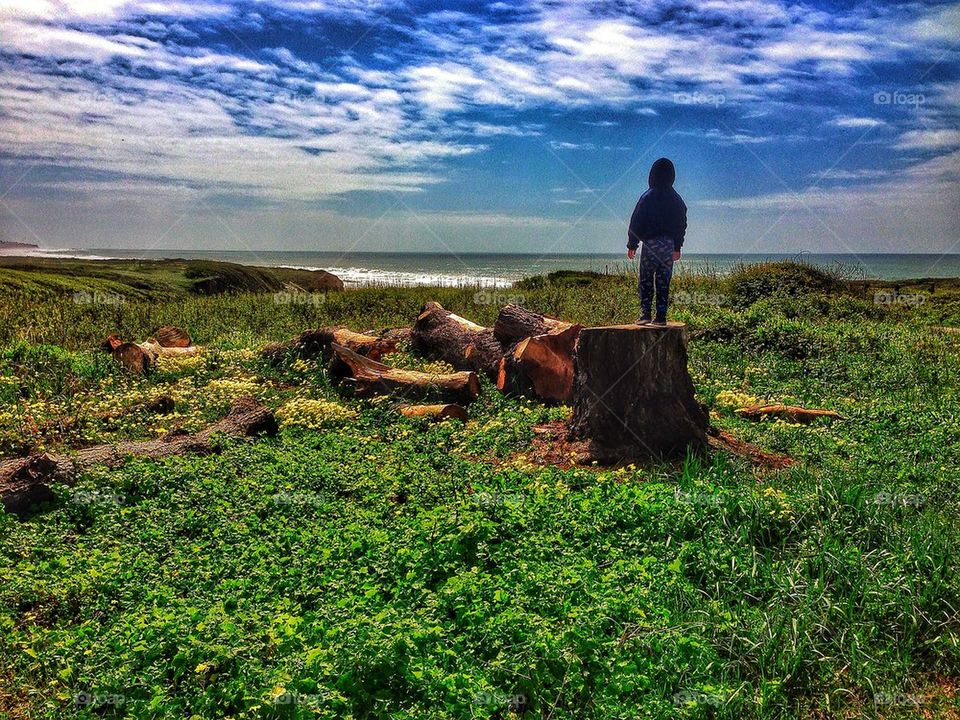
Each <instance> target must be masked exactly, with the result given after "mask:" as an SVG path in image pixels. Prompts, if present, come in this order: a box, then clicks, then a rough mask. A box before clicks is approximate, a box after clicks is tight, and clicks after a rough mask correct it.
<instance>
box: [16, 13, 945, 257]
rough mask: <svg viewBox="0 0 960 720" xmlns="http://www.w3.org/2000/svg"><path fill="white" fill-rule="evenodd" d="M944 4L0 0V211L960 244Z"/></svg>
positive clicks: (564, 235)
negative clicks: (657, 200)
mask: <svg viewBox="0 0 960 720" xmlns="http://www.w3.org/2000/svg"><path fill="white" fill-rule="evenodd" d="M958 39H960V3H958V2H905V3H898V2H869V1H868V2H856V3H854V2H825V1H820V2H803V3H787V2H779V1H778V0H700V1H695V0H685V1H681V0H646V1H643V2H589V3H587V2H572V1H569V0H549V1H548V0H535V1H534V2H526V3H517V2H503V1H500V2H479V1H478V2H450V3H426V2H402V1H400V0H396V1H392V0H387V1H383V2H378V1H375V0H370V1H364V0H349V1H348V2H328V1H327V0H248V1H245V2H232V1H229V0H198V1H197V2H186V1H185V0H184V1H181V2H163V1H161V0H131V1H125V0H60V1H54V0H0V238H5V239H9V240H22V241H27V242H38V243H40V244H42V245H46V246H48V247H127V248H174V249H187V248H203V249H237V250H243V249H291V250H292V249H306V250H326V249H334V250H377V251H384V250H429V251H437V252H445V251H455V252H458V253H463V252H480V251H503V252H511V251H524V252H537V253H556V252H589V251H604V252H610V251H618V250H620V249H621V247H622V246H623V244H624V241H625V226H626V221H627V219H628V217H629V214H630V211H631V209H632V207H633V204H634V202H635V201H636V198H637V196H638V194H639V193H640V192H642V191H643V189H644V187H645V185H646V175H647V170H648V168H649V166H650V164H651V162H652V161H653V160H655V159H656V158H658V157H660V156H668V157H670V158H672V159H673V160H674V161H675V163H676V165H677V168H678V181H677V188H678V190H679V191H680V192H681V194H682V195H683V196H684V198H685V199H686V200H687V204H688V206H689V208H690V231H689V235H688V243H687V246H686V247H687V249H688V250H689V251H692V252H794V251H801V250H809V251H815V252H817V251H819V252H859V253H862V252H868V251H879V252H883V251H888V252H960V245H958V242H960V73H958V70H960V47H958V44H957V41H958Z"/></svg>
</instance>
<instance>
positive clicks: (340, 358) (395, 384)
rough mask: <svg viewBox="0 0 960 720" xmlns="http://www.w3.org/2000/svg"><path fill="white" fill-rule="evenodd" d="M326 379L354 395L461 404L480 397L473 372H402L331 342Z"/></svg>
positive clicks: (478, 382)
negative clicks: (345, 384)
mask: <svg viewBox="0 0 960 720" xmlns="http://www.w3.org/2000/svg"><path fill="white" fill-rule="evenodd" d="M331 347H332V348H333V359H332V360H331V362H330V376H331V377H332V378H334V379H336V380H342V381H348V382H351V383H353V386H354V390H355V392H356V393H357V394H358V395H377V394H382V395H388V394H392V393H399V394H400V395H402V396H404V397H407V398H410V399H423V398H427V397H431V396H439V397H441V398H443V399H445V400H449V401H452V402H457V403H461V404H465V403H469V402H472V401H473V400H475V399H476V397H477V395H479V394H480V380H479V379H478V378H477V375H476V373H473V372H455V373H450V374H438V373H424V372H418V371H416V370H402V369H399V368H393V367H390V366H389V365H384V364H383V363H381V362H377V361H376V360H371V359H370V358H366V357H363V356H362V355H360V354H359V353H356V352H354V351H353V350H351V349H350V348H346V347H344V346H343V345H338V344H337V343H333V344H332V345H331Z"/></svg>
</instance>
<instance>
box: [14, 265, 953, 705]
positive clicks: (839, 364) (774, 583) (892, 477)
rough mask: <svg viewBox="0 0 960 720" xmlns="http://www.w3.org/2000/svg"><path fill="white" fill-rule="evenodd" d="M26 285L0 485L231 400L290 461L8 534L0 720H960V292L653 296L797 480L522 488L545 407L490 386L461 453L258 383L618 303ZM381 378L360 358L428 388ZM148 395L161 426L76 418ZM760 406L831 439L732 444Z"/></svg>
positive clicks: (67, 503) (734, 473) (701, 393)
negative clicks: (194, 349) (127, 354)
mask: <svg viewBox="0 0 960 720" xmlns="http://www.w3.org/2000/svg"><path fill="white" fill-rule="evenodd" d="M2 272H17V271H13V270H2V271H0V273H2ZM111 272H117V273H121V270H119V269H118V270H115V271H111ZM18 277H19V278H20V279H19V280H18V284H16V285H15V286H12V285H8V286H7V288H6V290H0V292H5V293H7V294H6V295H5V296H4V297H5V298H6V299H7V301H5V302H3V303H2V304H0V417H2V422H0V452H2V453H3V454H4V455H5V456H16V455H21V454H24V453H26V452H28V451H31V450H37V449H40V448H45V449H49V450H57V451H61V450H69V448H72V447H80V446H83V445H88V444H93V443H101V442H110V441H115V440H121V439H130V438H148V437H158V436H161V435H163V434H164V433H167V432H169V431H170V430H185V431H193V430H196V429H199V428H201V427H203V426H205V425H206V424H208V423H209V422H211V421H213V420H214V419H215V418H217V417H220V416H221V415H222V414H223V413H224V412H225V410H226V407H227V406H228V405H229V402H230V400H231V399H233V398H235V397H239V396H243V395H253V396H255V397H257V398H258V399H260V400H262V401H263V402H265V403H266V404H268V405H270V406H271V407H273V408H276V410H277V415H278V418H279V420H280V424H281V430H280V433H279V434H278V435H277V436H276V437H274V438H264V439H258V440H255V441H250V442H246V441H233V440H231V441H227V440H224V442H223V447H222V452H221V453H220V454H218V455H214V456H207V457H197V456H184V457H179V458H174V459H171V460H165V461H159V462H154V461H146V460H138V461H132V462H130V463H128V464H127V465H126V466H124V467H123V468H122V469H119V470H115V471H106V470H103V471H92V472H89V473H86V474H85V475H84V476H83V477H82V478H81V479H80V481H79V482H78V483H77V484H76V485H75V486H74V487H58V488H56V499H55V500H54V501H53V502H51V503H48V504H47V505H45V506H44V507H41V508H38V510H37V511H36V512H34V513H33V514H31V515H29V516H26V517H24V518H18V517H15V516H13V515H9V514H2V513H0V715H2V714H3V713H6V715H7V716H9V717H11V718H67V717H70V718H74V717H118V718H119V717H132V718H161V717H185V718H211V719H213V718H225V717H232V718H261V717H262V718H331V719H333V718H357V719H359V718H394V719H399V718H410V719H411V720H413V719H414V718H416V719H418V720H419V719H422V718H437V719H439V718H467V717H472V718H511V717H519V718H541V719H544V720H545V719H547V718H549V719H551V720H559V719H565V720H583V719H596V720H607V719H609V718H641V717H643V718H663V719H664V720H666V719H668V718H711V719H713V718H730V719H731V720H733V719H737V718H765V719H766V718H769V719H771V720H772V719H774V718H784V717H797V718H860V717H867V718H916V717H926V718H950V717H958V716H960V701H958V699H957V695H956V690H955V688H956V681H957V677H958V672H960V648H958V640H960V619H958V618H960V615H958V603H960V575H958V549H960V533H958V530H960V527H958V524H960V520H958V518H960V512H958V511H960V503H958V478H960V414H958V413H957V403H958V399H960V398H958V395H960V335H958V334H955V333H951V332H947V331H943V330H940V329H936V328H937V327H940V326H951V327H955V326H958V325H960V301H958V295H957V294H956V292H957V291H956V290H955V289H953V287H952V286H951V284H950V283H944V284H943V285H942V286H940V287H939V288H934V292H932V293H931V292H930V289H929V287H927V286H925V285H917V286H911V285H910V284H901V287H900V288H899V294H896V295H891V294H881V295H879V296H878V295H876V294H875V293H876V292H881V293H887V290H884V289H883V288H880V289H879V290H878V288H876V287H873V288H865V287H863V286H862V285H851V284H848V283H846V282H844V281H843V280H842V278H840V277H838V276H836V275H835V274H832V273H826V272H823V271H819V270H816V269H812V268H809V267H806V266H799V265H795V264H775V265H769V266H763V267H747V268H743V269H742V270H740V271H738V272H736V273H734V274H733V275H732V276H730V277H715V276H711V275H699V276H689V275H687V276H684V275H680V276H678V277H677V279H676V281H675V284H674V297H675V305H674V307H673V309H672V311H671V312H672V315H673V317H675V318H676V319H679V320H683V321H685V322H687V323H688V324H689V327H690V331H691V341H690V346H689V351H690V371H691V374H692V376H693V379H694V383H695V386H696V390H697V394H698V397H699V399H700V400H701V401H703V402H704V403H706V404H707V406H708V407H709V408H710V411H711V419H712V422H713V423H714V424H715V425H717V426H718V427H720V428H723V429H725V430H729V431H731V432H732V433H734V434H735V435H736V436H738V437H740V438H742V439H744V440H747V441H750V442H753V443H755V444H757V445H758V446H760V447H762V448H764V449H766V450H769V451H772V452H777V453H784V454H787V455H790V456H792V457H793V458H795V459H796V460H797V464H796V465H795V466H794V467H792V468H789V469H786V470H780V471H776V472H774V471H768V470H763V469H761V468H758V467H755V466H752V465H751V464H749V462H747V461H745V460H743V459H740V458H737V457H733V456H729V455H725V454H720V453H715V454H710V455H707V456H689V457H687V458H686V459H684V460H683V461H680V462H676V463H657V462H651V463H647V464H643V465H640V466H633V465H631V466H625V467H612V468H603V467H577V466H573V465H572V464H568V463H564V464H562V465H561V466H552V465H551V466H539V465H537V464H536V463H534V462H533V461H532V459H531V457H530V448H531V444H532V443H533V442H534V438H535V436H536V433H535V432H534V427H535V426H537V425H539V424H542V423H546V422H551V421H556V420H563V419H564V418H565V417H566V416H567V413H568V411H569V409H568V408H565V407H547V406H544V405H542V404H540V403H536V402H533V401H530V400H526V399H509V398H505V397H503V396H502V395H500V394H499V393H498V392H497V391H496V389H495V388H494V387H492V386H491V385H490V384H489V383H488V382H486V381H485V383H484V389H483V392H482V394H481V397H480V399H479V400H478V401H477V402H475V403H474V404H473V405H471V406H470V407H469V415H470V418H469V421H468V422H466V423H462V422H460V421H456V420H451V421H446V422H442V423H436V424H430V423H427V422H425V421H423V420H409V419H405V418H403V417H401V416H399V415H398V414H397V413H396V412H395V410H394V409H393V401H392V400H390V399H380V400H358V399H356V398H352V397H350V395H349V394H348V393H344V392H341V391H340V390H338V389H336V388H334V387H333V386H332V385H331V383H330V379H329V377H328V375H327V372H326V370H325V368H324V367H323V366H322V364H320V363H317V362H316V361H310V360H303V359H295V358H290V359H289V360H287V361H285V362H282V363H280V364H279V365H276V366H272V365H270V364H269V363H267V362H266V361H264V360H262V359H260V357H259V355H258V353H257V349H258V348H260V347H261V346H262V345H263V344H265V343H267V342H268V341H275V340H283V339H286V338H289V337H290V336H292V335H293V334H295V333H297V332H299V331H301V330H303V329H305V328H309V327H318V326H323V325H334V324H338V325H345V326H348V327H351V328H353V329H355V330H368V329H373V328H383V327H390V326H409V325H410V324H411V322H412V321H413V318H414V317H415V316H416V314H417V312H418V310H419V308H420V306H421V305H422V304H423V303H424V302H425V301H426V300H428V299H433V300H438V301H439V302H441V303H442V304H443V305H444V306H445V307H448V308H449V309H451V310H452V311H454V312H456V313H459V314H461V315H463V316H465V317H468V318H470V319H472V320H475V321H477V322H481V323H484V324H490V323H491V322H492V320H493V318H494V317H495V315H496V313H497V310H498V308H499V306H500V305H503V304H505V303H507V302H514V303H518V304H522V305H524V306H525V307H528V308H530V309H532V310H535V311H538V312H544V313H547V314H550V315H553V316H557V317H562V318H564V319H567V320H571V321H578V322H581V323H584V324H608V323H623V322H629V321H631V320H632V319H633V318H634V317H635V315H636V313H637V301H636V297H635V288H634V284H635V278H631V277H629V276H591V275H576V274H571V273H567V274H564V275H562V276H555V277H553V278H540V279H532V280H527V281H524V282H522V283H519V284H518V285H517V286H516V287H514V288H512V289H509V290H498V291H490V290H465V289H430V288H411V289H380V288H378V289H360V290H346V291H344V292H338V293H328V294H306V295H303V296H300V295H297V296H294V297H293V298H292V299H291V298H290V297H287V296H282V297H279V298H278V297H277V296H276V295H274V294H271V293H270V292H260V293H227V294H220V295H215V296H197V295H191V294H189V293H185V292H182V289H183V287H184V286H183V285H178V283H181V282H183V280H182V278H183V277H184V274H183V270H182V269H180V268H176V269H174V270H171V271H169V274H167V271H165V270H164V269H163V267H162V266H157V267H151V268H149V271H145V272H143V273H142V275H141V274H140V272H139V271H138V270H136V268H135V266H133V265H131V266H130V267H128V268H126V269H124V270H123V272H122V273H121V275H117V276H111V277H107V276H105V275H97V276H96V277H95V278H94V279H93V280H87V279H85V278H84V277H83V273H82V272H80V271H79V269H78V272H77V274H76V275H74V276H72V279H71V280H70V285H69V286H66V285H65V286H64V287H63V288H60V289H57V288H53V287H50V286H48V285H45V284H44V283H42V282H40V281H38V283H40V284H41V285H43V287H42V288H40V287H34V286H33V285H32V284H30V283H27V282H25V281H23V280H22V276H18ZM171 277H172V278H174V279H171ZM176 278H180V280H177V279H176ZM62 281H63V282H67V281H66V280H62ZM44 282H45V281H44ZM58 282H59V281H58ZM137 282H143V283H147V284H151V283H155V285H151V286H150V288H143V289H139V288H137V287H136V285H135V283H137ZM73 283H76V284H73ZM100 283H118V284H122V285H124V287H129V288H134V289H136V290H137V291H138V292H136V293H135V292H133V291H130V296H129V297H126V298H125V301H124V302H118V303H111V304H107V303H97V302H89V303H78V302H75V301H74V298H73V297H72V295H71V294H70V293H73V292H76V291H78V290H87V291H88V292H89V291H92V290H93V289H94V288H93V284H96V285H97V287H98V288H100V289H101V290H106V288H108V287H110V288H112V287H116V285H113V284H110V285H100ZM161 286H162V287H161ZM169 288H174V290H173V291H170V290H169ZM155 290H156V291H157V294H156V295H154V294H153V293H154V291H155ZM125 292H126V291H125ZM921 298H922V299H921ZM165 324H174V325H179V326H182V327H185V328H186V329H188V330H189V331H190V333H191V335H192V336H193V338H194V339H195V341H196V342H197V343H199V344H201V345H203V346H205V350H204V352H203V353H201V354H200V355H199V356H197V357H195V358H179V359H166V360H163V361H161V362H160V363H159V364H158V367H157V368H156V369H155V371H154V372H153V373H152V374H150V375H149V376H146V377H132V376H129V375H126V374H124V373H123V372H122V371H121V370H120V369H119V368H118V367H117V366H116V365H115V364H114V363H113V361H112V360H111V359H110V357H109V356H108V355H105V354H102V353H99V352H98V351H97V345H98V344H99V342H100V341H101V340H102V339H103V337H104V336H105V335H106V334H108V333H110V332H117V333H119V334H121V335H122V336H123V337H129V338H145V337H147V336H148V335H149V334H150V333H151V332H153V331H154V330H155V329H156V328H157V327H158V326H160V325H165ZM402 350H403V351H402V352H400V353H398V354H396V355H388V356H386V357H385V358H384V360H385V361H388V362H390V363H393V364H400V365H402V366H405V367H415V368H424V367H427V366H429V367H438V366H439V365H440V364H438V363H435V362H434V363H428V362H427V361H425V360H423V359H421V358H418V357H416V356H415V355H413V354H412V353H411V352H410V351H409V348H402ZM158 394H169V395H172V396H173V397H174V399H175V402H176V404H175V409H174V413H172V414H169V415H147V416H136V415H135V416H124V417H123V419H122V420H119V421H104V420H102V419H100V418H101V416H102V413H103V411H104V410H110V409H115V408H117V407H124V406H128V405H132V404H134V403H136V402H138V401H141V400H143V399H146V398H149V397H153V396H156V395H158ZM766 400H769V401H776V402H785V403H789V404H796V405H803V406H807V407H815V408H829V409H833V410H836V411H838V412H839V413H840V414H841V415H842V416H843V418H844V419H843V420H839V421H838V420H834V421H830V420H818V421H815V422H814V423H812V424H810V425H793V424H790V423H786V422H783V421H773V420H769V421H762V422H750V421H747V420H745V419H743V418H741V417H739V416H738V415H736V413H735V412H734V410H735V409H736V408H738V407H740V406H742V405H744V404H749V403H751V402H754V401H766Z"/></svg>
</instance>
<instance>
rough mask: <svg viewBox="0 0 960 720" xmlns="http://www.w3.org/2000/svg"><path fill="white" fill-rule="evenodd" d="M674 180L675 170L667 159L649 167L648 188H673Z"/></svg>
mask: <svg viewBox="0 0 960 720" xmlns="http://www.w3.org/2000/svg"><path fill="white" fill-rule="evenodd" d="M676 179H677V171H676V168H674V167H673V163H672V162H670V161H669V160H668V159H667V158H660V159H659V160H657V161H656V162H654V163H653V165H652V166H651V167H650V176H649V178H648V182H649V183H650V187H673V181H674V180H676Z"/></svg>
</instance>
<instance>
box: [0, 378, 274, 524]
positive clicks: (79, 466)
mask: <svg viewBox="0 0 960 720" xmlns="http://www.w3.org/2000/svg"><path fill="white" fill-rule="evenodd" d="M276 432H277V421H276V419H275V418H274V416H273V411H272V410H270V409H269V408H267V407H266V406H264V405H261V404H260V403H258V402H257V401H256V400H254V399H253V398H250V397H245V398H240V399H238V400H235V401H234V402H233V404H232V405H231V406H230V411H229V412H228V413H227V415H226V416H224V417H223V418H221V419H220V420H218V421H217V422H215V423H213V424H212V425H209V426H208V427H206V428H204V429H203V430H200V431H199V432H196V433H193V434H188V433H176V432H173V433H168V434H167V435H166V436H164V437H162V438H159V439H157V440H138V441H130V442H122V443H116V444H108V445H95V446H94V447H90V448H85V449H83V450H79V451H77V452H76V453H73V454H70V455H50V454H46V453H44V454H39V455H31V456H30V457H26V458H18V459H16V460H6V461H3V462H0V500H2V502H3V506H4V508H5V509H6V510H7V512H13V513H18V514H19V513H23V512H24V511H25V510H26V509H27V508H29V506H30V505H32V504H35V503H37V502H41V501H43V500H49V499H50V498H52V497H53V492H52V490H51V489H50V484H51V483H53V482H63V483H67V484H71V483H72V482H73V481H74V480H75V479H76V477H77V475H79V473H81V472H83V471H84V470H86V469H88V468H92V467H98V466H103V467H108V468H115V467H119V466H120V465H122V464H123V463H125V462H126V461H127V459H128V458H130V457H143V458H150V459H154V460H158V459H161V458H166V457H173V456H174V455H183V454H185V453H200V454H211V453H215V452H217V450H218V447H217V443H216V438H217V436H219V435H228V436H233V437H248V436H252V435H261V434H263V435H273V434H275V433H276Z"/></svg>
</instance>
